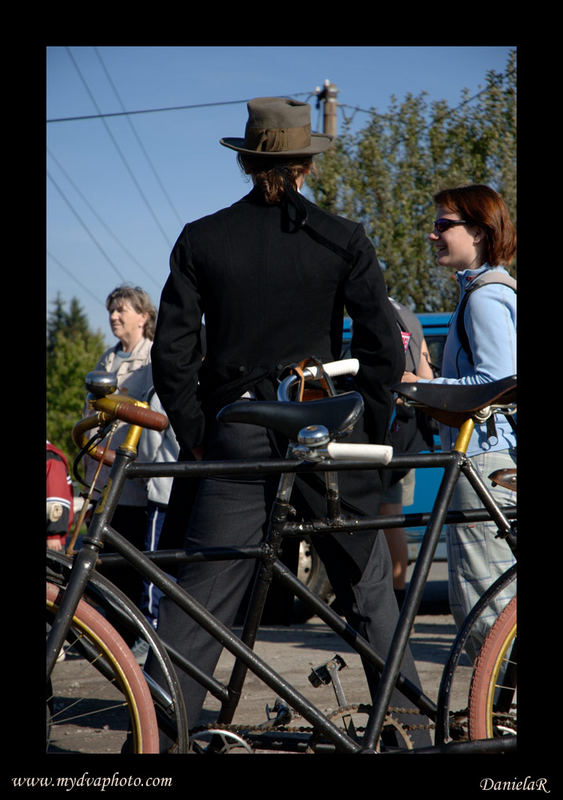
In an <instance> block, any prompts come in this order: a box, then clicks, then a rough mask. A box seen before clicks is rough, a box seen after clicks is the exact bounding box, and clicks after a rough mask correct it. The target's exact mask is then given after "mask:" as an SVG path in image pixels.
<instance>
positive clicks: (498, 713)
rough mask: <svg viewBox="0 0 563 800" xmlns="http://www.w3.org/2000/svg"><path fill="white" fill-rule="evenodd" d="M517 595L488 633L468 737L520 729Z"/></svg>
mask: <svg viewBox="0 0 563 800" xmlns="http://www.w3.org/2000/svg"><path fill="white" fill-rule="evenodd" d="M516 629H517V625H516V597H513V598H512V600H511V601H510V602H509V603H508V605H507V606H506V608H504V610H503V611H502V613H501V614H500V615H499V617H498V618H497V620H496V622H495V623H494V625H493V626H492V628H491V630H490V631H489V633H488V634H487V637H486V639H485V641H484V642H483V646H482V648H481V651H480V653H479V656H478V657H477V660H476V662H475V669H474V672H473V677H472V679H471V687H470V690H469V738H470V739H493V738H497V737H500V736H506V735H515V734H516V731H517V714H516V689H517V676H516V671H517V654H516Z"/></svg>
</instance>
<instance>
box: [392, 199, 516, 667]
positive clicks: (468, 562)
mask: <svg viewBox="0 0 563 800" xmlns="http://www.w3.org/2000/svg"><path fill="white" fill-rule="evenodd" d="M434 202H435V203H436V211H437V213H436V219H435V221H434V227H433V231H432V233H431V234H430V235H429V239H430V241H431V243H432V245H433V247H434V251H435V255H436V260H437V262H438V264H440V265H441V266H443V267H446V268H448V269H451V270H455V271H456V278H457V281H458V283H459V287H460V297H459V303H458V306H457V308H456V310H455V312H454V314H453V316H452V319H451V322H450V327H449V332H448V337H447V339H446V343H445V346H444V352H443V359H442V369H441V377H440V378H435V379H433V381H432V382H433V383H448V384H464V385H472V384H479V383H487V382H490V381H494V380H498V379H500V378H504V377H506V376H508V375H515V374H516V292H515V291H514V289H513V288H510V287H509V286H508V285H505V284H503V283H487V284H486V285H481V286H479V288H477V289H474V290H473V291H470V292H469V294H468V295H467V297H466V294H467V292H468V290H469V289H470V288H471V286H472V284H473V282H474V281H475V280H477V278H480V277H481V276H484V275H485V274H487V275H488V276H489V279H493V278H494V279H495V280H497V279H498V280H506V279H507V278H508V271H507V269H506V267H507V266H508V264H510V262H511V261H512V259H513V257H514V254H515V252H516V231H515V229H514V226H513V224H512V221H511V219H510V216H509V213H508V210H507V208H506V205H505V203H504V201H503V200H502V198H501V197H500V196H499V194H498V193H497V192H495V191H494V190H493V189H491V188H489V187H488V186H482V185H471V186H463V187H459V188H456V189H445V190H443V191H441V192H439V193H438V194H436V195H435V197H434ZM458 316H462V320H461V321H460V325H461V323H462V326H461V327H460V326H459V325H458V320H457V318H458ZM463 329H464V330H465V335H466V337H467V338H466V340H465V341H464V338H460V334H462V333H463ZM403 380H404V381H416V380H421V379H419V378H417V377H416V376H415V375H413V374H412V373H405V375H404V376H403ZM425 382H428V381H425ZM456 435H457V430H454V429H452V428H448V427H446V426H444V425H441V426H440V438H441V441H442V448H443V449H444V450H449V449H451V448H452V446H453V443H454V441H455V437H456ZM467 452H468V455H469V457H470V458H471V461H472V462H473V464H474V466H475V467H476V468H477V470H478V471H479V473H480V475H481V477H482V478H484V479H485V480H486V482H487V484H488V485H490V481H488V480H487V476H488V475H490V473H491V472H493V471H494V470H495V469H501V468H511V467H515V466H516V435H515V433H514V431H513V429H512V427H511V425H510V424H509V422H508V421H507V420H506V419H505V418H504V417H500V416H495V417H494V426H493V425H491V423H490V422H489V424H487V423H484V424H482V425H477V426H476V427H475V432H474V433H473V436H472V438H471V441H470V444H469V447H468V451H467ZM491 491H492V492H493V494H496V495H498V497H499V500H500V502H501V504H502V505H512V504H515V503H516V496H515V492H512V491H510V490H508V489H503V488H502V487H500V486H496V487H494V488H493V489H492V490H491ZM475 507H476V496H475V493H474V491H473V490H472V489H471V487H470V485H469V482H468V481H467V479H466V478H465V477H464V476H462V477H461V479H460V481H459V482H458V484H457V487H456V490H455V494H454V497H453V502H452V506H451V508H452V509H456V510H459V509H467V508H475ZM495 534H496V526H495V525H494V523H492V522H483V523H470V524H465V525H449V526H448V529H447V546H448V573H449V580H448V583H449V599H450V607H451V611H452V614H453V617H454V619H455V621H456V624H457V625H458V626H459V625H460V624H461V622H462V621H463V619H464V618H465V616H466V615H467V614H468V613H469V611H470V610H471V608H472V607H473V605H474V604H475V602H476V601H477V600H478V598H479V597H480V596H481V595H482V594H483V592H484V591H485V590H486V589H487V588H488V587H489V586H490V585H491V584H492V583H493V582H494V580H495V579H496V578H497V577H498V576H499V575H500V574H501V573H502V572H504V571H505V569H507V567H508V566H510V564H511V563H512V562H513V561H514V558H513V556H512V553H511V551H510V549H509V547H508V545H507V544H506V542H505V541H503V540H501V539H496V538H495ZM511 592H513V590H511V591H509V592H508V595H507V596H504V597H501V599H500V600H499V607H498V608H496V609H490V617H489V619H488V620H485V622H484V624H483V627H482V629H481V630H479V632H478V636H479V640H480V639H481V637H483V638H484V635H485V634H486V632H487V629H488V626H489V625H490V624H492V622H493V621H494V619H495V618H496V616H497V614H498V613H499V612H500V610H502V608H503V607H504V605H505V604H506V602H508V600H509V599H510V596H511ZM479 647H480V641H477V640H476V641H471V642H469V644H468V646H467V650H468V653H469V655H470V656H471V658H473V659H474V658H475V656H476V655H477V653H478V650H479Z"/></svg>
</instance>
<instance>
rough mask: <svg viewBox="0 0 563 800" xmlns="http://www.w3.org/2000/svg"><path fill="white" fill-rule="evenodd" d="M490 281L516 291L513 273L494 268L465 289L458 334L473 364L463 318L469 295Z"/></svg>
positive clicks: (458, 317) (460, 305) (459, 312)
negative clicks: (507, 273)
mask: <svg viewBox="0 0 563 800" xmlns="http://www.w3.org/2000/svg"><path fill="white" fill-rule="evenodd" d="M489 283H501V284H503V285H504V286H509V287H510V288H511V289H513V290H514V291H516V280H515V279H514V278H513V277H512V276H511V275H506V274H505V273H504V272H495V271H494V270H493V271H490V272H486V273H485V274H484V275H480V276H479V277H478V278H475V280H474V281H473V283H472V284H471V285H470V286H469V287H468V288H467V289H466V290H465V294H464V295H463V300H462V301H461V303H460V304H459V310H458V312H457V335H458V338H459V341H460V343H461V346H462V348H463V349H464V350H465V352H466V353H467V356H468V358H469V361H470V362H471V363H472V364H473V355H472V353H471V348H470V346H469V339H468V336H467V332H466V330H465V323H464V320H463V317H464V315H465V306H466V305H467V301H468V300H469V295H470V294H471V292H474V291H475V289H479V288H480V287H481V286H486V285H487V284H489Z"/></svg>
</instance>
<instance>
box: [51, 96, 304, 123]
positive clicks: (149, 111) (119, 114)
mask: <svg viewBox="0 0 563 800" xmlns="http://www.w3.org/2000/svg"><path fill="white" fill-rule="evenodd" d="M306 94H308V95H310V94H311V92H294V93H293V94H280V95H278V96H279V97H300V96H302V95H306ZM250 99H251V98H249V97H247V98H245V99H244V100H224V101H220V102H216V103H192V104H190V105H185V106H166V107H164V108H142V109H137V110H136V111H111V112H108V113H102V112H101V111H100V113H98V114H82V115H81V116H77V117H55V118H53V119H48V120H47V122H77V121H78V120H82V119H101V118H102V117H126V116H131V115H133V114H160V113H162V112H163V111H187V110H190V109H193V108H213V107H214V106H236V105H241V104H242V103H248V101H249V100H250Z"/></svg>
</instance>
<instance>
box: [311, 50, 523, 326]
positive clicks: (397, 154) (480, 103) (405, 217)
mask: <svg viewBox="0 0 563 800" xmlns="http://www.w3.org/2000/svg"><path fill="white" fill-rule="evenodd" d="M485 83H486V85H485V87H484V88H483V89H482V91H480V92H479V94H478V96H477V97H474V98H471V97H470V96H469V92H468V90H464V91H463V93H462V101H461V102H460V103H459V104H458V105H457V106H456V107H455V108H453V109H450V108H449V107H448V105H447V103H446V102H445V101H435V102H433V103H432V104H431V105H430V107H429V106H428V103H427V102H426V99H425V97H426V93H425V92H422V93H421V94H420V95H418V96H414V95H412V94H407V95H406V97H405V99H404V100H403V101H402V102H399V101H398V100H397V98H396V97H392V98H391V101H390V107H389V112H388V114H386V115H381V114H378V113H377V111H376V110H375V109H372V110H371V112H370V117H369V120H368V122H367V124H366V125H365V126H364V127H363V128H362V129H361V130H359V131H358V132H356V133H352V132H351V120H347V121H345V123H344V126H343V130H342V132H341V133H340V134H339V136H338V138H337V139H336V142H335V146H334V147H333V148H332V149H331V150H330V151H328V152H326V153H325V154H323V156H321V157H320V158H319V159H318V161H317V162H316V171H315V173H314V174H313V175H312V176H311V177H310V180H308V183H307V185H308V187H309V190H310V191H311V192H312V194H313V199H314V200H315V202H316V203H318V205H320V206H321V207H323V208H326V209H327V210H329V211H332V212H334V213H338V214H342V215H344V216H348V217H351V218H353V219H357V220H358V221H360V222H362V224H363V225H364V227H365V229H366V232H367V235H368V236H369V237H370V238H371V240H372V241H373V243H374V245H375V247H376V250H377V253H378V257H379V260H380V263H381V266H382V268H383V269H384V271H385V279H386V282H387V286H388V289H389V293H390V294H391V295H392V296H393V297H395V298H396V299H397V300H399V301H400V302H402V303H404V304H405V305H407V306H409V307H410V308H411V309H413V310H415V311H418V312H421V311H446V310H449V309H451V308H452V307H453V305H454V304H455V302H456V300H457V284H456V283H455V282H454V281H452V280H451V273H449V272H447V271H446V270H444V269H443V268H441V267H438V266H437V265H436V264H435V262H434V257H433V255H432V251H431V247H430V244H429V242H428V233H429V232H430V230H431V224H432V220H433V216H434V203H433V200H432V197H433V195H434V194H435V193H436V192H437V191H438V190H440V189H442V188H446V187H451V186H459V185H462V184H470V183H486V184H488V185H490V186H492V187H493V188H495V189H496V190H497V191H498V192H499V193H500V194H501V195H502V197H503V198H504V200H505V202H506V203H507V205H508V207H509V209H510V212H511V214H512V217H513V219H514V221H516V54H515V52H512V53H511V54H510V57H509V60H508V62H507V66H506V69H505V71H504V72H503V73H495V72H494V71H490V72H488V73H487V75H486V79H485Z"/></svg>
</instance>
